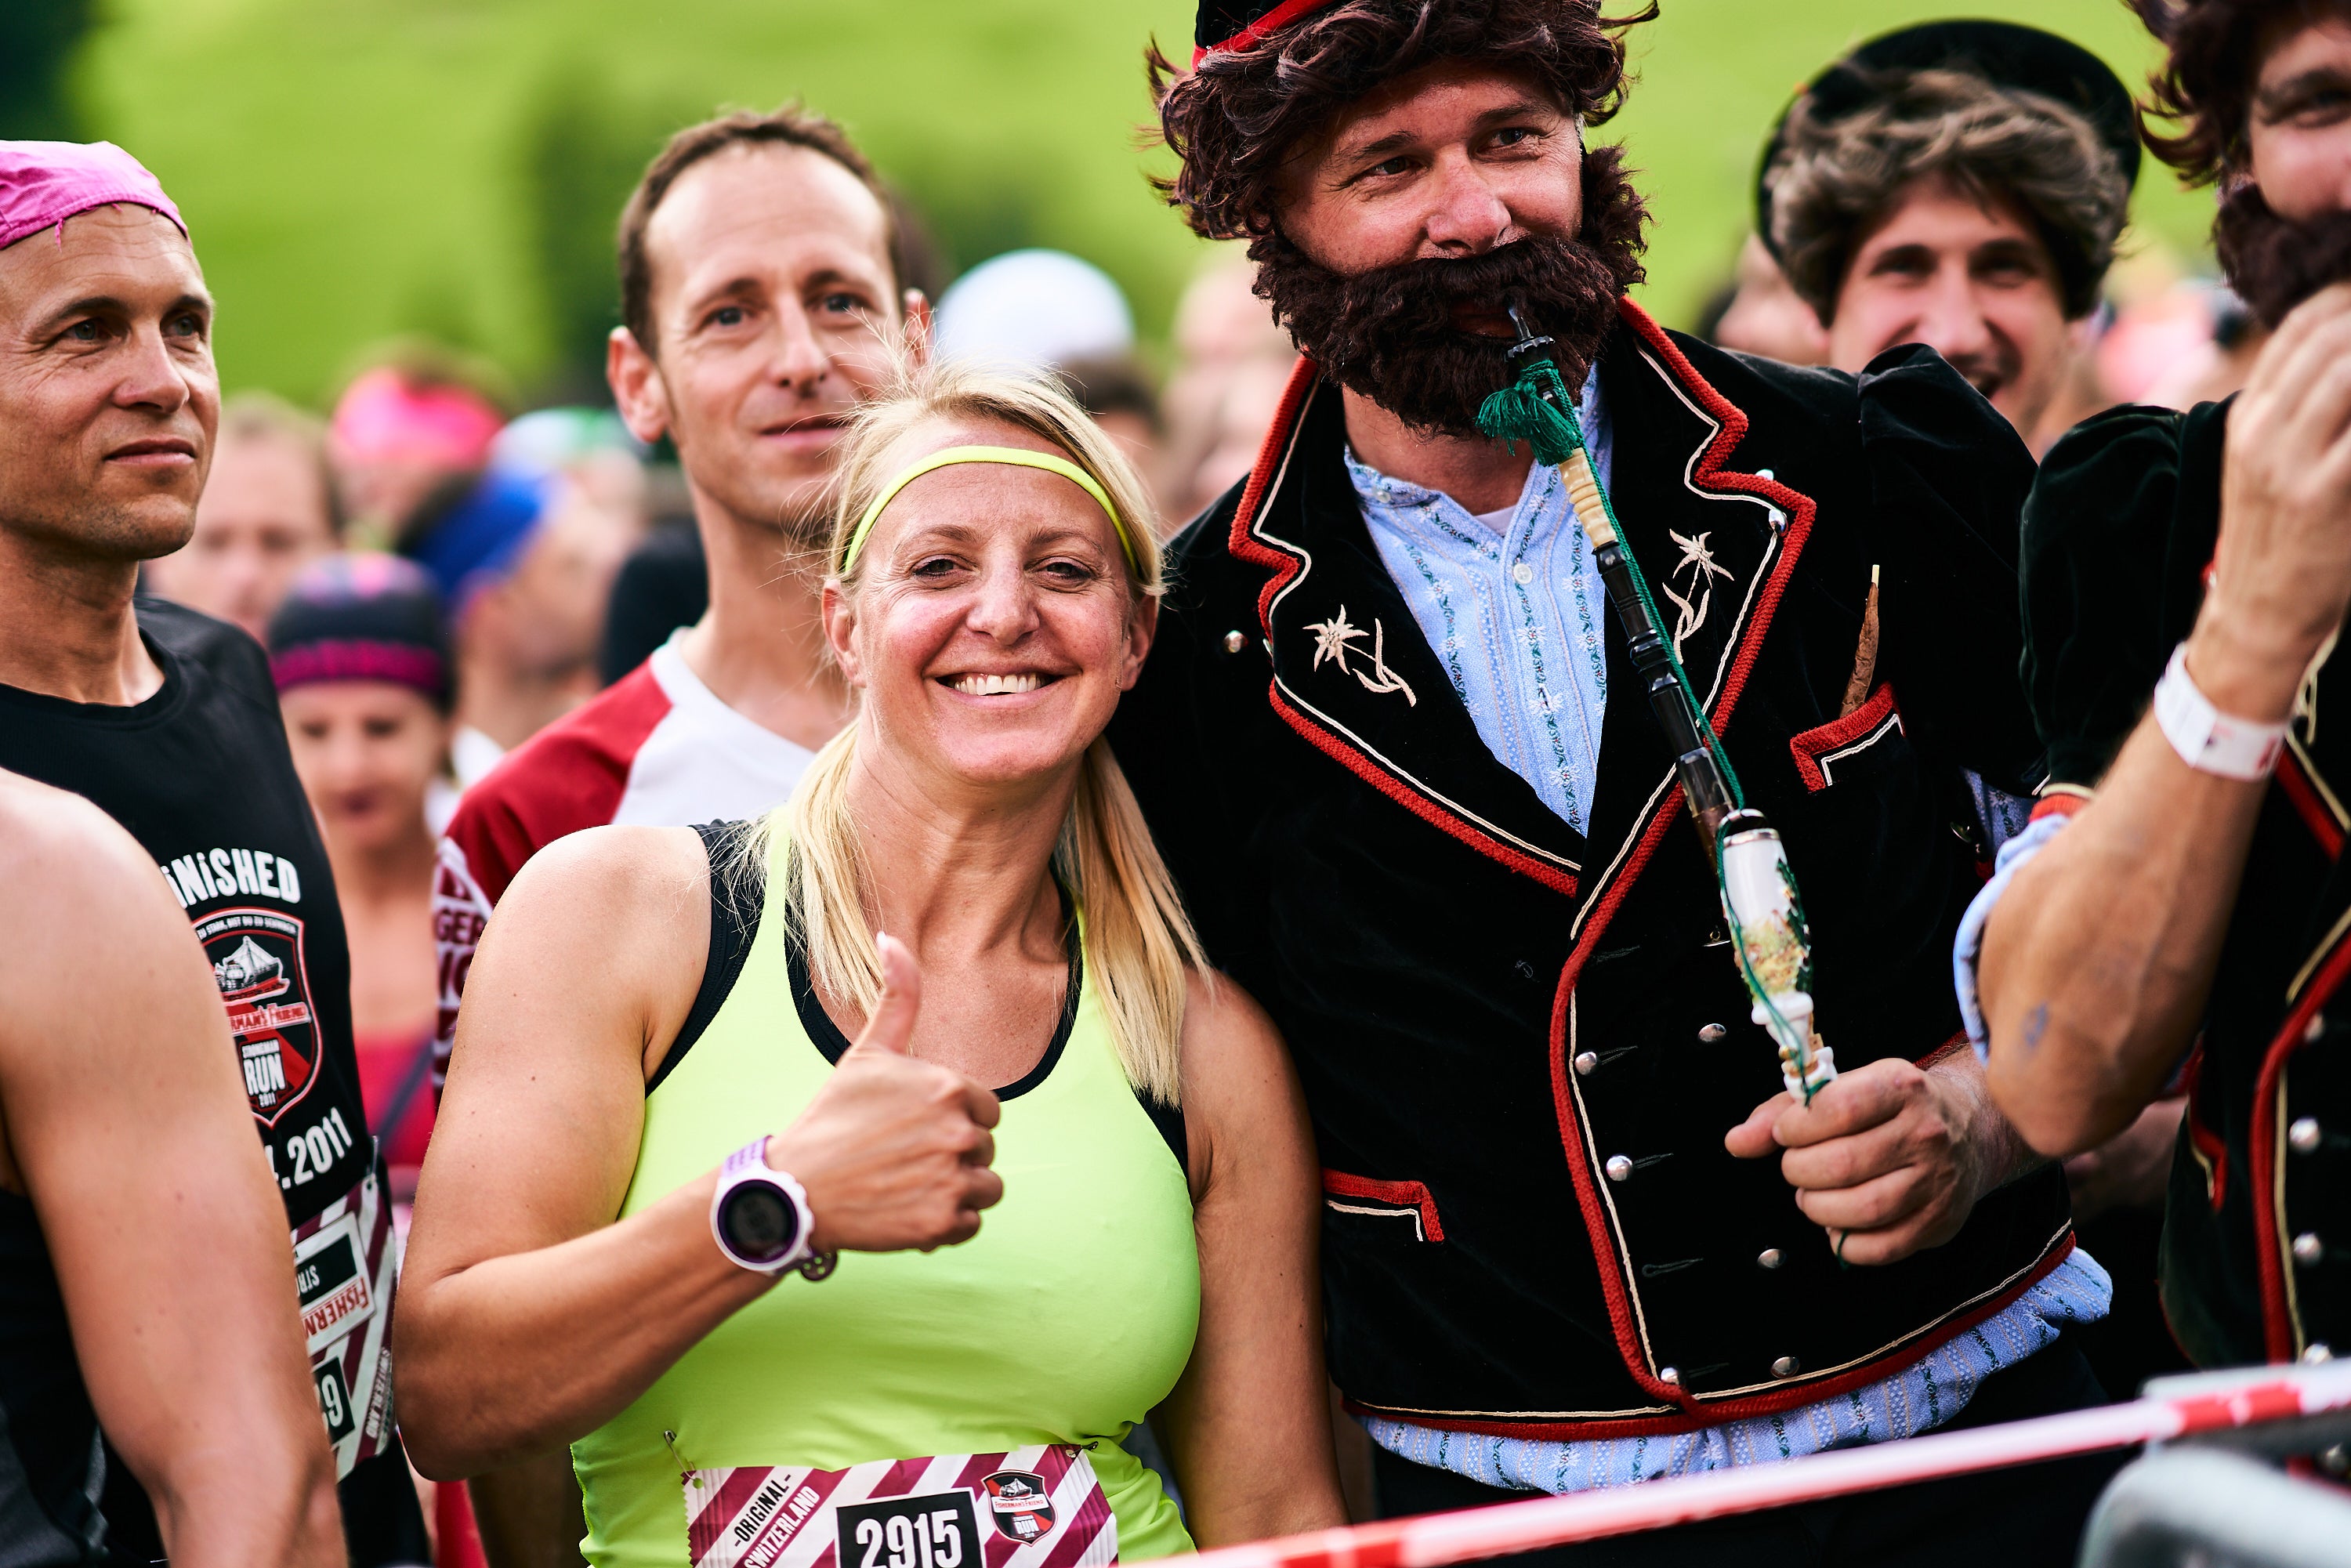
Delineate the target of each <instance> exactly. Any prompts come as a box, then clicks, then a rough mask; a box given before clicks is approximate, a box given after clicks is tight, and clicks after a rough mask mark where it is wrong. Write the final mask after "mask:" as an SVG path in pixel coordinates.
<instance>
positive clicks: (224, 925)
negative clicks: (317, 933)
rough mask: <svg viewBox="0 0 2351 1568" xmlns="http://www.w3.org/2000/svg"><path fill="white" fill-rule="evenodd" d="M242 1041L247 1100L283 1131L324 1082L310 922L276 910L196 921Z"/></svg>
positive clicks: (215, 979)
mask: <svg viewBox="0 0 2351 1568" xmlns="http://www.w3.org/2000/svg"><path fill="white" fill-rule="evenodd" d="M196 940H198V941H199V942H202V943H203V944H204V956H205V957H206V958H208V959H210V960H211V961H212V966H213V983H214V985H216V986H218V987H219V988H220V996H221V1005H222V1006H224V1007H225V1008H226V1009H228V1027H229V1031H230V1032H231V1033H232V1034H234V1035H235V1037H236V1053H237V1060H238V1065H239V1066H241V1067H242V1068H243V1069H244V1070H245V1096H246V1101H247V1103H250V1104H251V1105H252V1107H253V1113H254V1114H255V1115H256V1117H258V1118H260V1120H261V1123H262V1124H263V1125H264V1126H273V1127H274V1126H276V1125H277V1121H278V1118H280V1117H282V1116H283V1115H285V1114H286V1113H287V1111H289V1110H291V1109H292V1108H293V1107H294V1106H295V1105H296V1104H298V1103H300V1101H301V1099H302V1097H303V1096H304V1095H305V1094H308V1092H310V1085H311V1084H312V1083H313V1082H317V1080H318V1068H319V1020H318V1017H317V1015H316V1014H314V1013H313V1012H312V1011H311V1009H310V978H309V972H308V968H307V967H305V966H304V964H303V961H302V922H301V921H300V919H298V917H296V916H294V915H280V914H278V913H277V911H275V910H270V909H224V910H222V911H221V912H220V913H219V914H217V915H206V916H205V917H204V919H202V920H199V921H197V922H196Z"/></svg>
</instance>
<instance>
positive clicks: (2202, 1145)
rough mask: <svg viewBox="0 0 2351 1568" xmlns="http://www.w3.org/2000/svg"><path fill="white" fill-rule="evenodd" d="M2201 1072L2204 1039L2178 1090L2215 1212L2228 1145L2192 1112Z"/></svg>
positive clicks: (2224, 1184) (2222, 1198)
mask: <svg viewBox="0 0 2351 1568" xmlns="http://www.w3.org/2000/svg"><path fill="white" fill-rule="evenodd" d="M2203 1075H2204V1042H2203V1041H2202V1040H2198V1041H2197V1042H2196V1045H2195V1047H2194V1049H2192V1050H2191V1051H2189V1053H2188V1060H2187V1061H2184V1062H2182V1063H2181V1064H2180V1068H2179V1092H2181V1093H2182V1094H2185V1095H2187V1096H2188V1109H2187V1117H2188V1143H2189V1147H2191V1148H2193V1149H2194V1150H2195V1151H2196V1152H2197V1154H2199V1155H2201V1156H2203V1163H2204V1166H2205V1168H2206V1169H2208V1170H2210V1172H2211V1173H2212V1176H2211V1180H2210V1181H2209V1182H2207V1183H2206V1184H2205V1185H2206V1186H2207V1187H2208V1188H2210V1194H2211V1199H2212V1212H2213V1213H2215V1214H2218V1213H2220V1208H2221V1206H2222V1205H2224V1204H2226V1203H2227V1202H2228V1201H2229V1145H2228V1143H2227V1141H2226V1140H2225V1139H2223V1138H2222V1137H2221V1136H2220V1134H2218V1133H2216V1132H2214V1131H2213V1130H2212V1129H2211V1128H2210V1127H2208V1126H2206V1125H2205V1124H2204V1118H2203V1117H2201V1116H2199V1115H2198V1114H2197V1113H2196V1084H2197V1081H2198V1080H2199V1078H2201V1077H2202V1076H2203ZM2165 1321H2166V1322H2167V1324H2168V1322H2169V1320H2168V1318H2167V1319H2166V1320H2165Z"/></svg>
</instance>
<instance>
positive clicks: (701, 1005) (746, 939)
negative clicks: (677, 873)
mask: <svg viewBox="0 0 2351 1568" xmlns="http://www.w3.org/2000/svg"><path fill="white" fill-rule="evenodd" d="M757 827H758V824H757V823H755V822H696V823H695V827H694V831H695V832H696V833H699V834H700V835H702V850H703V853H704V854H705V855H706V856H707V857H708V858H709V862H710V956H709V957H707V958H706V959H705V960H704V961H703V966H702V984H701V986H700V987H698V988H696V989H695V993H694V1006H693V1007H692V1008H691V1009H688V1010H687V1012H686V1015H685V1022H684V1024H683V1025H681V1026H679V1029H678V1031H677V1039H676V1040H673V1041H672V1042H671V1043H670V1048H669V1054H668V1055H666V1056H664V1057H663V1058H662V1064H661V1066H660V1067H659V1068H658V1069H656V1070H655V1071H654V1072H653V1076H652V1077H651V1078H649V1079H647V1080H645V1092H646V1093H648V1094H650V1093H652V1092H653V1091H654V1090H656V1089H658V1088H660V1087H661V1082H662V1080H663V1079H664V1078H667V1077H668V1076H669V1075H670V1073H671V1072H672V1071H675V1069H676V1067H677V1064H678V1063H679V1062H681V1061H684V1060H685V1053H686V1052H687V1051H691V1050H693V1049H694V1042H695V1040H700V1039H701V1038H702V1032H703V1030H706V1029H708V1028H709V1027H710V1020H711V1019H715V1018H716V1017H717V1016H718V1009H720V1008H722V1007H725V1006H726V998H727V995H728V993H729V992H731V991H733V990H734V989H735V982H736V980H737V979H738V978H739V977H741V976H742V973H743V960H744V959H746V958H747V957H749V956H750V955H751V943H752V941H753V940H754V939H755V938H757V937H758V935H759V913H760V910H761V908H762V907H763V906H764V905H765V904H766V903H767V873H766V872H765V870H764V868H762V867H759V866H758V865H755V864H752V863H751V862H747V861H746V860H745V859H744V858H743V843H744V840H745V838H746V836H747V835H748V834H749V833H751V832H752V831H755V830H756V829H757Z"/></svg>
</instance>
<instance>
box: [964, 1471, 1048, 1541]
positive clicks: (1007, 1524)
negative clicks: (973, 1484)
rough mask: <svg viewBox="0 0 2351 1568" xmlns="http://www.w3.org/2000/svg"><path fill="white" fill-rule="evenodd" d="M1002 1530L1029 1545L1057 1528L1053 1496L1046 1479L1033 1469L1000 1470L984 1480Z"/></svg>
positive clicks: (982, 1481)
mask: <svg viewBox="0 0 2351 1568" xmlns="http://www.w3.org/2000/svg"><path fill="white" fill-rule="evenodd" d="M979 1484H980V1485H981V1486H983V1487H985V1488H987V1506H988V1507H989V1508H991V1509H993V1510H995V1511H996V1528H997V1531H998V1533H1000V1534H1003V1535H1008V1536H1010V1537H1011V1538H1012V1539H1013V1540H1015V1541H1018V1542H1020V1543H1021V1544H1022V1545H1024V1546H1025V1545H1027V1544H1028V1543H1029V1542H1032V1541H1041V1540H1043V1539H1044V1536H1045V1532H1046V1531H1049V1530H1050V1529H1052V1528H1053V1497H1052V1493H1051V1492H1050V1490H1048V1489H1047V1488H1046V1485H1045V1478H1044V1477H1042V1476H1040V1475H1038V1474H1036V1473H1035V1472H1034V1471H1030V1470H998V1471H997V1472H996V1473H995V1474H994V1475H992V1476H988V1477H987V1478H985V1479H982V1480H981V1482H980V1483H979Z"/></svg>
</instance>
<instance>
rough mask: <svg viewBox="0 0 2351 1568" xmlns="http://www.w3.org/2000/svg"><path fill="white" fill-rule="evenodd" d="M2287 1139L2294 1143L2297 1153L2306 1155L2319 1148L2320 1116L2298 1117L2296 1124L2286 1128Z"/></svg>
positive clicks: (2295, 1120)
mask: <svg viewBox="0 0 2351 1568" xmlns="http://www.w3.org/2000/svg"><path fill="white" fill-rule="evenodd" d="M2285 1141H2286V1142H2287V1143H2289V1144H2292V1145H2294V1153H2295V1154H2297V1155H2306V1154H2309V1153H2310V1152H2311V1151H2312V1150H2314V1149H2315V1148H2317V1147H2318V1118H2317V1117H2315V1116H2299V1117H2296V1118H2295V1119H2294V1125H2293V1126H2291V1127H2288V1128H2287V1129H2286V1130H2285Z"/></svg>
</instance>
